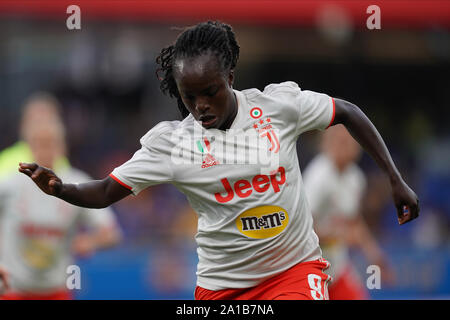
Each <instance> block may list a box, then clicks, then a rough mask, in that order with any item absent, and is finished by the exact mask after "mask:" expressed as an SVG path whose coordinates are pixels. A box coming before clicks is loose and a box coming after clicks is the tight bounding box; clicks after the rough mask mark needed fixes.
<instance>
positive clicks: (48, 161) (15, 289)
mask: <svg viewBox="0 0 450 320" xmlns="http://www.w3.org/2000/svg"><path fill="white" fill-rule="evenodd" d="M21 135H22V138H23V140H24V141H23V142H19V143H20V145H21V147H20V148H21V150H22V152H23V151H25V152H27V151H26V150H29V151H30V157H31V159H32V160H33V161H40V162H42V163H45V166H46V167H48V168H53V169H54V170H55V171H57V172H59V173H60V174H61V175H63V176H66V177H67V178H70V179H75V180H76V181H78V182H82V181H85V180H87V179H88V176H87V175H86V174H84V173H83V172H81V171H79V170H76V169H74V168H71V166H70V164H69V162H68V161H67V159H66V157H65V152H66V144H65V130H64V126H63V123H62V121H61V119H60V117H59V114H58V105H57V101H56V99H54V98H53V97H51V96H50V95H47V94H39V95H37V96H34V97H33V98H32V100H30V101H29V102H28V103H27V106H26V107H25V109H24V114H23V119H22V126H21ZM16 146H17V144H16ZM94 211H95V212H94ZM120 238H121V232H120V230H119V228H118V226H117V223H116V221H115V218H114V215H113V213H112V211H111V209H102V210H90V209H85V208H79V207H75V206H72V205H69V204H67V203H64V202H63V201H61V200H59V199H57V198H53V197H43V196H42V194H41V193H40V192H36V190H35V188H34V187H33V185H32V184H30V183H29V181H27V180H26V179H23V177H21V175H18V174H16V173H13V174H5V175H4V176H3V178H1V180H0V265H1V267H2V269H3V270H0V273H2V275H3V276H4V275H5V272H6V273H7V274H8V279H7V282H8V287H9V289H8V290H7V291H6V293H4V294H3V296H0V298H2V299H71V298H72V296H71V294H70V292H69V291H68V289H67V288H66V279H67V277H68V275H67V273H66V269H67V267H68V266H69V265H71V264H72V263H73V262H72V254H75V255H78V256H81V257H86V256H89V255H91V254H92V253H94V251H95V250H96V249H100V248H106V247H109V246H112V245H115V244H117V243H118V242H119V241H120Z"/></svg>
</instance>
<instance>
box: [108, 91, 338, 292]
mask: <svg viewBox="0 0 450 320" xmlns="http://www.w3.org/2000/svg"><path fill="white" fill-rule="evenodd" d="M234 92H235V95H236V97H237V102H238V112H237V115H236V118H235V119H234V121H233V123H232V125H231V127H230V130H227V131H226V132H225V131H220V130H217V129H205V128H203V127H202V126H201V125H200V124H199V123H198V122H197V121H196V120H195V119H194V118H193V116H192V115H189V116H188V117H186V118H185V119H184V120H183V121H165V122H161V123H159V124H158V125H156V126H155V127H154V128H152V129H151V130H150V131H149V132H148V133H147V134H146V135H145V136H144V137H143V138H142V139H141V144H142V148H141V149H140V150H138V151H137V152H136V153H135V154H134V156H133V157H132V158H131V159H130V160H129V161H128V162H126V163H124V164H123V165H122V166H120V167H118V168H116V169H115V170H114V171H113V172H112V173H111V177H112V178H114V179H116V180H117V181H118V182H119V183H121V184H122V185H124V186H126V187H128V188H129V189H130V190H131V191H132V192H133V193H134V194H138V193H139V192H140V191H141V190H143V189H144V188H146V187H148V186H151V185H155V184H158V183H172V184H173V185H175V186H176V187H177V188H178V189H179V190H180V191H181V192H183V193H184V194H185V195H186V196H187V199H188V201H189V202H190V205H191V206H192V208H193V209H194V210H195V211H196V212H197V214H198V232H197V235H196V237H195V238H196V242H197V245H198V249H197V252H198V257H199V263H198V266H197V284H198V285H199V286H201V287H203V288H206V289H209V290H220V289H225V288H246V287H252V286H255V285H258V284H259V283H261V282H262V281H264V280H266V279H268V278H269V277H272V276H274V275H276V274H279V273H281V272H282V271H284V270H287V269H288V268H290V267H292V266H294V265H295V264H297V263H300V262H304V261H311V260H315V259H319V258H320V257H321V251H320V248H319V242H318V238H317V236H316V234H315V233H314V230H313V223H312V216H311V213H310V210H309V208H308V206H307V202H306V200H305V192H304V188H303V183H302V178H301V175H300V169H299V164H298V158H297V151H296V141H297V138H298V136H299V135H300V134H301V133H302V132H305V131H308V130H313V129H321V130H323V129H325V128H327V127H328V126H329V125H330V123H331V122H332V120H333V117H334V100H333V99H332V98H331V97H329V96H327V95H325V94H320V93H316V92H312V91H303V90H301V89H300V88H299V87H298V85H297V84H296V83H294V82H284V83H280V84H271V85H268V86H266V88H265V89H264V91H263V92H261V91H259V90H257V89H249V90H244V91H237V90H234ZM242 137H244V138H245V139H241V138H242ZM247 138H248V139H247ZM252 139H253V140H252ZM261 151H263V152H262V153H261ZM258 152H259V153H261V157H260V158H258V159H257V161H254V160H255V158H257V155H258ZM264 152H266V154H264ZM267 154H269V157H271V158H270V159H269V158H264V157H265V156H267ZM180 155H181V156H180ZM180 157H181V158H183V159H184V160H186V159H188V160H189V159H190V160H191V161H184V162H183V161H180ZM268 159H269V160H270V163H269V162H267V161H266V162H264V163H263V160H268Z"/></svg>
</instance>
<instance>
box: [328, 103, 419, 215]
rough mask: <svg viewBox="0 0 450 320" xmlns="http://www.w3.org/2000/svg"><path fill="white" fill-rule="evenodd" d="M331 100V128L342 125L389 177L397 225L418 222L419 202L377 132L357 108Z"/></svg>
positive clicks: (350, 104)
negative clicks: (333, 112) (332, 109)
mask: <svg viewBox="0 0 450 320" xmlns="http://www.w3.org/2000/svg"><path fill="white" fill-rule="evenodd" d="M334 100H335V115H334V121H333V123H332V124H331V125H336V124H339V123H340V124H343V125H344V126H345V127H346V128H347V130H348V132H349V133H350V134H351V135H352V136H353V138H354V139H355V140H356V141H358V143H359V144H360V145H361V147H362V148H363V149H364V150H365V151H366V152H367V153H368V154H369V155H370V156H371V157H372V158H373V159H374V160H375V162H376V163H377V164H378V166H379V167H380V168H381V169H382V170H383V172H385V173H386V175H387V176H388V177H389V180H390V183H391V187H392V197H393V200H394V204H395V207H396V208H397V216H398V222H399V224H404V223H406V222H408V221H411V220H413V219H415V218H417V217H418V216H419V199H418V197H417V195H416V194H415V193H414V191H413V190H412V189H411V188H410V187H409V186H408V185H407V184H406V182H405V181H404V180H403V178H402V176H401V174H400V172H399V171H398V169H397V167H396V166H395V164H394V161H393V160H392V157H391V155H390V153H389V150H388V149H387V147H386V144H385V143H384V141H383V139H382V137H381V135H380V133H379V132H378V130H377V129H376V128H375V126H374V125H373V124H372V122H371V121H370V120H369V119H368V118H367V116H366V115H365V114H364V113H363V112H362V111H361V109H360V108H358V107H357V106H356V105H354V104H352V103H350V102H348V101H345V100H342V99H334Z"/></svg>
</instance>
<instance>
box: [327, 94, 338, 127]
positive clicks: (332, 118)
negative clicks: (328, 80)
mask: <svg viewBox="0 0 450 320" xmlns="http://www.w3.org/2000/svg"><path fill="white" fill-rule="evenodd" d="M331 101H333V115H332V116H331V121H330V124H329V125H328V127H326V129H328V128H329V127H331V125H332V124H333V122H334V116H335V114H336V105H335V102H334V99H333V98H331Z"/></svg>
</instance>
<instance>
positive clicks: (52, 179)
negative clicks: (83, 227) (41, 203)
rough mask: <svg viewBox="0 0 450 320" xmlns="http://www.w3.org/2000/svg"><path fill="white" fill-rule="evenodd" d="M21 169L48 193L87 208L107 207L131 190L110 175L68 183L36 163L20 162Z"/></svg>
mask: <svg viewBox="0 0 450 320" xmlns="http://www.w3.org/2000/svg"><path fill="white" fill-rule="evenodd" d="M19 171H20V172H22V173H23V174H26V175H27V176H29V177H30V178H31V180H33V181H34V183H36V185H37V186H38V187H39V188H40V189H41V190H42V191H43V192H45V193H46V194H48V195H51V196H55V197H58V198H60V199H62V200H64V201H66V202H69V203H71V204H73V205H76V206H79V207H85V208H106V207H108V206H110V205H111V204H113V203H114V202H117V201H119V200H121V199H123V198H125V197H126V196H128V195H130V194H131V191H130V190H129V189H127V188H125V187H124V186H122V185H120V184H119V183H118V182H116V181H114V179H112V178H110V177H106V178H105V179H103V180H93V181H89V182H86V183H79V184H68V183H63V182H62V180H61V179H60V178H59V177H58V176H57V175H56V174H55V173H54V172H53V171H52V170H50V169H48V168H45V167H42V166H39V165H38V164H36V163H19Z"/></svg>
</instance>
